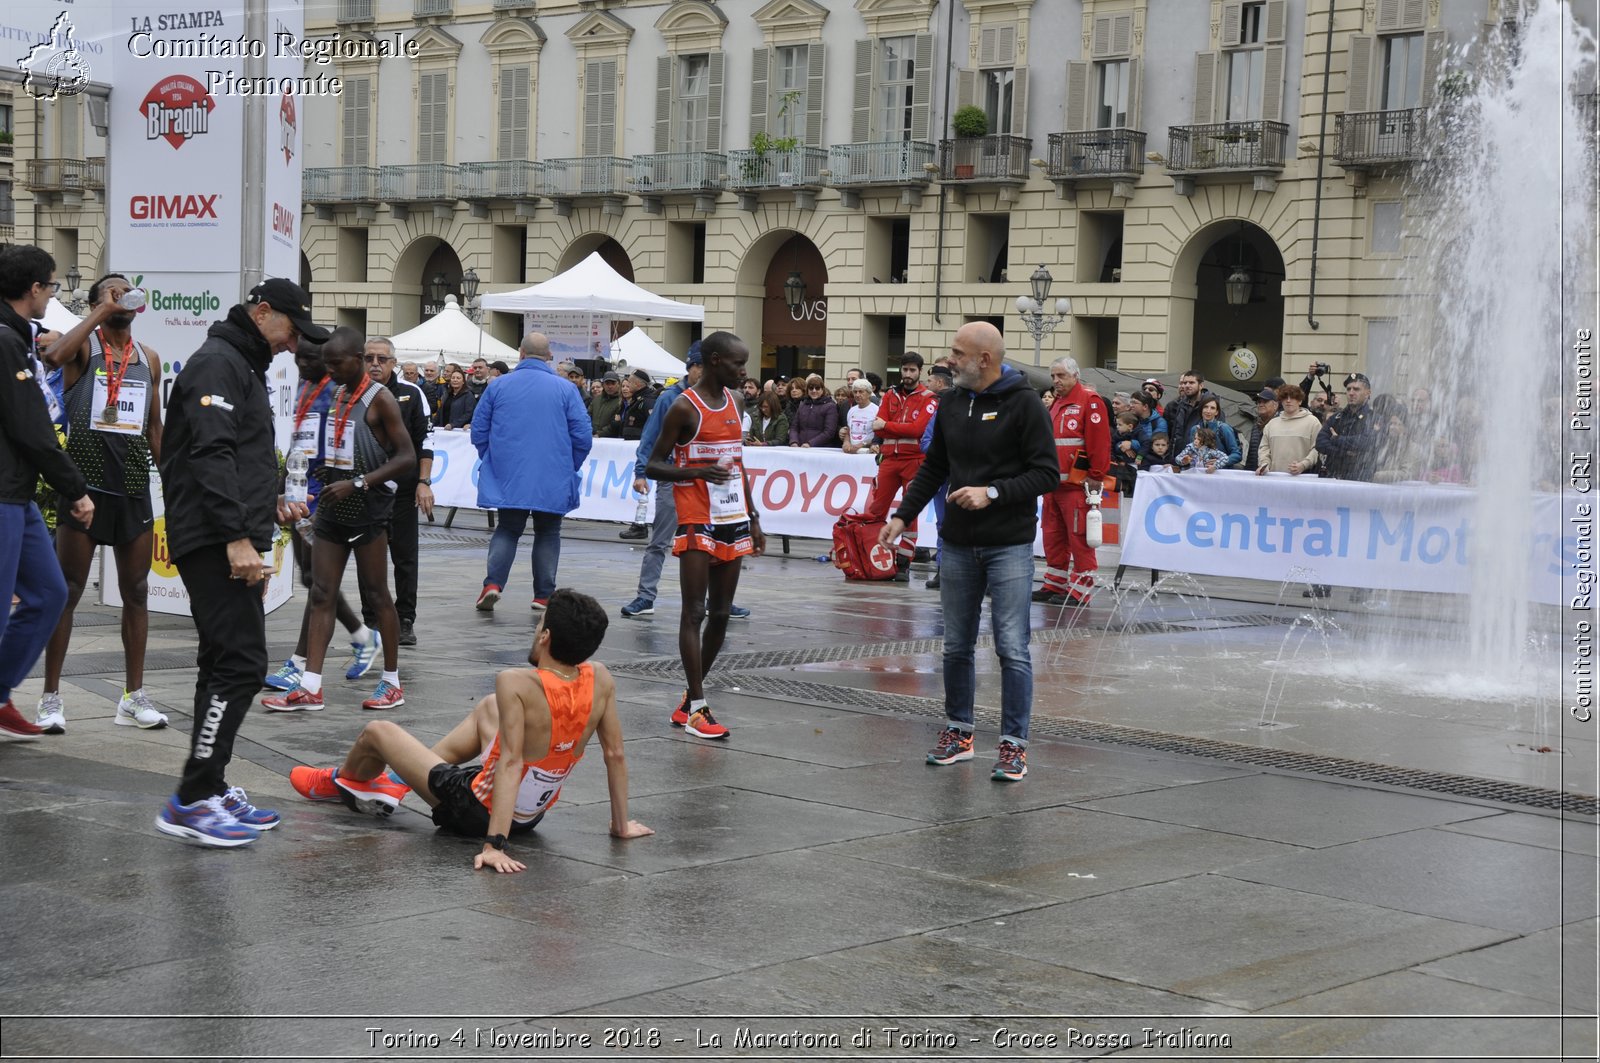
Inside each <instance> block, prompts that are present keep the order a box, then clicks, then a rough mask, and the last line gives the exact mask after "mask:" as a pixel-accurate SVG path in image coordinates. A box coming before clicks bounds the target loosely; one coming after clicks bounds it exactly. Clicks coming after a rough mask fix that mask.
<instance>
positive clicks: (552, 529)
mask: <svg viewBox="0 0 1600 1063" xmlns="http://www.w3.org/2000/svg"><path fill="white" fill-rule="evenodd" d="M529 516H532V517H533V596H534V597H535V598H548V597H550V596H551V595H552V594H554V593H555V592H556V566H557V565H559V564H560V563H561V514H560V513H540V512H539V511H538V510H527V509H502V510H500V511H499V512H498V513H497V514H496V520H495V525H494V538H492V539H490V540H489V577H488V578H487V579H485V580H484V581H483V585H484V586H485V587H487V586H488V585H489V584H491V583H492V584H494V585H495V586H496V587H499V588H501V589H502V590H503V589H504V588H505V585H506V580H508V579H510V578H511V563H512V562H513V561H515V560H516V559H517V542H518V541H519V540H520V539H521V538H522V529H524V528H526V527H527V526H528V517H529Z"/></svg>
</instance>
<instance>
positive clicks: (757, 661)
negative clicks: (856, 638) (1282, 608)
mask: <svg viewBox="0 0 1600 1063" xmlns="http://www.w3.org/2000/svg"><path fill="white" fill-rule="evenodd" d="M1278 621H1279V618H1278V617H1274V616H1271V615H1269V614H1267V613H1251V614H1248V615H1243V616H1229V617H1218V618H1217V619H1216V620H1215V621H1213V622H1208V623H1207V627H1206V628H1205V630H1208V631H1214V630H1220V629H1222V628H1235V627H1266V626H1267V625H1269V624H1273V623H1277V622H1278ZM1195 623H1196V621H1192V620H1176V621H1173V620H1147V621H1141V622H1139V623H1136V624H1129V625H1128V626H1127V627H1125V628H1118V629H1117V630H1116V631H1114V632H1111V633H1110V634H1112V635H1167V634H1187V635H1192V634H1194V633H1195V631H1196V630H1197V628H1195V627H1194V626H1193V625H1194V624H1195ZM1106 634H1107V632H1106V630H1105V629H1104V628H1103V627H1092V626H1070V625H1066V624H1064V625H1063V626H1060V627H1048V628H1037V629H1035V630H1034V632H1033V634H1032V636H1031V638H1030V639H1029V641H1030V642H1036V643H1041V644H1046V645H1048V644H1052V643H1060V642H1076V641H1080V640H1082V639H1092V638H1095V637H1097V636H1102V635H1106ZM993 645H994V637H993V636H992V635H979V636H978V641H977V646H978V648H980V649H981V648H987V647H990V646H993ZM943 652H944V639H942V638H926V639H902V640H901V641H899V642H869V643H852V644H849V645H844V646H814V647H811V648H809V649H792V650H756V651H753V652H751V653H725V654H723V655H722V656H720V657H719V658H718V659H717V664H716V667H715V668H713V669H712V672H711V674H712V675H713V676H720V675H723V674H725V673H727V672H736V671H739V670H741V669H746V668H794V667H797V666H799V665H807V664H832V663H835V662H838V661H864V660H872V659H874V658H879V657H916V656H920V655H922V654H930V653H943ZM610 667H611V669H612V670H613V671H616V672H622V673H625V674H627V675H633V676H638V677H640V678H648V677H653V676H671V675H677V674H678V673H679V672H681V671H682V670H683V665H682V663H681V662H680V661H679V660H678V658H677V657H675V656H674V657H641V658H636V659H634V660H631V661H627V662H624V663H619V664H614V665H610Z"/></svg>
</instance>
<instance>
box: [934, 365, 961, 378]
mask: <svg viewBox="0 0 1600 1063" xmlns="http://www.w3.org/2000/svg"><path fill="white" fill-rule="evenodd" d="M928 372H929V373H931V374H932V375H934V376H942V377H944V378H945V379H946V380H954V379H955V377H956V374H955V371H954V370H952V369H951V368H950V367H949V366H947V365H936V366H934V367H933V368H932V369H930V370H928Z"/></svg>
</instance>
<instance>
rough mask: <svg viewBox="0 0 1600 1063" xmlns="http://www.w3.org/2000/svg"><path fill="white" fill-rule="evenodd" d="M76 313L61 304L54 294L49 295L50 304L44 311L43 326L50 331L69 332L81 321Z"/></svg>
mask: <svg viewBox="0 0 1600 1063" xmlns="http://www.w3.org/2000/svg"><path fill="white" fill-rule="evenodd" d="M82 320H83V319H82V318H80V317H79V316H78V315H77V314H74V313H73V312H72V311H71V310H68V309H67V308H66V307H65V306H63V305H62V303H61V300H60V299H57V298H56V297H55V296H53V295H52V296H51V297H50V305H49V306H47V307H46V308H45V311H44V327H45V328H47V329H50V330H51V331H52V332H70V331H71V330H72V329H74V328H76V327H77V325H78V322H80V321H82Z"/></svg>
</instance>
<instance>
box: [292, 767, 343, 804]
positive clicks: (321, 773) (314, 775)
mask: <svg viewBox="0 0 1600 1063" xmlns="http://www.w3.org/2000/svg"><path fill="white" fill-rule="evenodd" d="M334 770H335V769H333V768H313V767H310V766H308V765H305V764H301V765H299V766H298V767H295V768H291V769H290V771H289V785H290V786H293V787H294V791H295V793H297V794H299V795H300V796H301V797H303V798H305V799H306V800H307V801H337V800H339V799H340V797H339V787H338V786H337V785H335V783H334V781H333V773H334Z"/></svg>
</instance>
